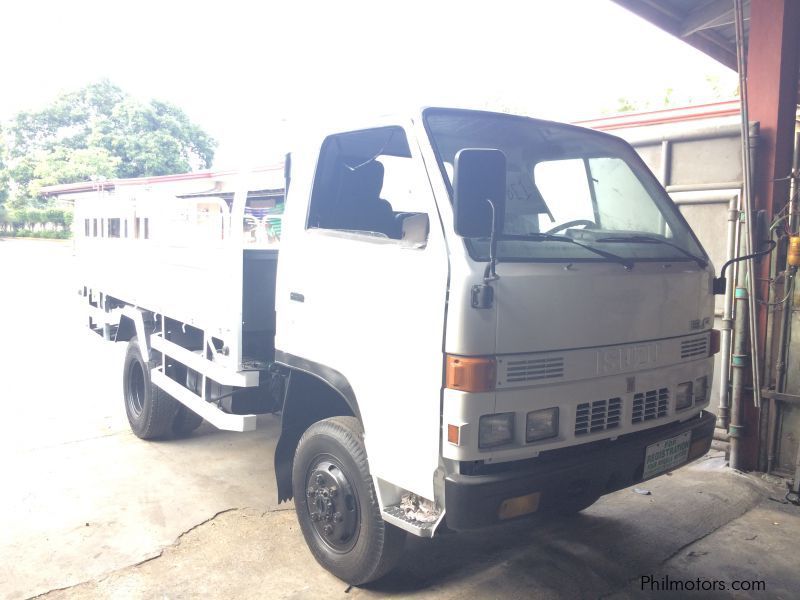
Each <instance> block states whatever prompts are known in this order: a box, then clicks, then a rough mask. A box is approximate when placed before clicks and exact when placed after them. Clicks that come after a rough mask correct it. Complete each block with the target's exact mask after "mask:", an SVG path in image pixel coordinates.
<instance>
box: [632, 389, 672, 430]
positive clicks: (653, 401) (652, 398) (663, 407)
mask: <svg viewBox="0 0 800 600" xmlns="http://www.w3.org/2000/svg"><path fill="white" fill-rule="evenodd" d="M668 404H669V390H668V389H667V388H661V389H659V390H650V391H649V392H644V393H643V394H642V393H640V394H634V396H633V416H632V418H631V423H641V422H643V421H650V420H652V419H660V418H661V417H666V416H667V405H668Z"/></svg>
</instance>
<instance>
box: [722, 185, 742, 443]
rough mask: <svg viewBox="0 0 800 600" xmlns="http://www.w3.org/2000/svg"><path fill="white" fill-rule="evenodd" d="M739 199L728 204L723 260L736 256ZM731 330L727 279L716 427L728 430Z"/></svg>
mask: <svg viewBox="0 0 800 600" xmlns="http://www.w3.org/2000/svg"><path fill="white" fill-rule="evenodd" d="M739 198H740V196H736V197H735V198H731V199H730V201H729V202H728V235H727V244H726V246H727V248H726V256H725V260H730V259H732V258H734V257H735V256H736V225H737V223H738V222H739ZM732 330H733V277H728V278H727V282H726V284H725V299H724V306H723V307H722V332H721V340H720V346H721V347H720V350H721V357H720V372H719V410H718V411H717V427H719V428H720V429H728V424H729V423H730V396H729V394H728V377H729V376H730V355H731V331H732Z"/></svg>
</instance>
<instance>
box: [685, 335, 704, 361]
mask: <svg viewBox="0 0 800 600" xmlns="http://www.w3.org/2000/svg"><path fill="white" fill-rule="evenodd" d="M693 356H708V336H703V337H700V338H692V339H691V340H684V341H683V342H681V358H692V357H693Z"/></svg>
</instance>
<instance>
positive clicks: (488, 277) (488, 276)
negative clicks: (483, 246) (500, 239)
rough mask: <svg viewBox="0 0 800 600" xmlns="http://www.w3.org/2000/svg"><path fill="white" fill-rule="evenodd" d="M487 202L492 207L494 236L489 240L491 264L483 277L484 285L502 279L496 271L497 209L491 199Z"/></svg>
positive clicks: (487, 266)
mask: <svg viewBox="0 0 800 600" xmlns="http://www.w3.org/2000/svg"><path fill="white" fill-rule="evenodd" d="M486 201H487V202H488V203H489V206H491V207H492V235H491V237H490V238H489V264H488V265H486V273H485V274H484V276H483V281H484V283H489V282H490V281H497V280H498V279H500V276H499V275H498V274H497V271H496V270H495V269H496V267H497V227H496V223H497V220H496V212H495V211H496V208H495V205H494V202H492V200H491V199H490V198H487V199H486Z"/></svg>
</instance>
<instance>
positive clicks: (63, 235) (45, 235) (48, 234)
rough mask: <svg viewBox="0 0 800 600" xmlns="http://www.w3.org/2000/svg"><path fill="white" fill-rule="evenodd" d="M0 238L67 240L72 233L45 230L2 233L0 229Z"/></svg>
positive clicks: (15, 230)
mask: <svg viewBox="0 0 800 600" xmlns="http://www.w3.org/2000/svg"><path fill="white" fill-rule="evenodd" d="M0 237H10V238H39V239H45V240H68V239H69V238H71V237H72V232H71V231H68V230H60V229H58V230H57V229H46V230H40V231H30V230H28V229H10V230H8V231H3V230H1V229H0Z"/></svg>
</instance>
